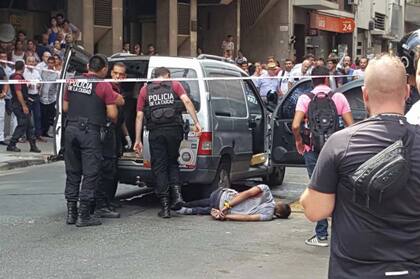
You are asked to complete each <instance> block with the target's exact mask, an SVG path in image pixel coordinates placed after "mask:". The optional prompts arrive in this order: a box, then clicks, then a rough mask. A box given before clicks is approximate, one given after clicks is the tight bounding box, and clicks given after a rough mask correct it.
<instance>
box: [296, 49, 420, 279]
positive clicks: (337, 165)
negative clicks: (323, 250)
mask: <svg viewBox="0 0 420 279" xmlns="http://www.w3.org/2000/svg"><path fill="white" fill-rule="evenodd" d="M383 69H387V70H386V71H383ZM408 96H409V87H408V86H407V83H406V75H405V69H404V66H403V64H402V63H401V62H400V61H399V60H398V59H397V58H395V57H391V56H388V55H385V56H381V57H379V58H376V59H373V60H372V61H371V63H370V64H369V66H368V67H367V69H366V76H365V81H364V87H363V100H364V103H365V106H366V108H367V111H368V113H369V116H370V117H369V118H368V119H366V120H365V121H362V122H360V123H358V124H355V125H353V126H350V127H348V128H346V129H344V130H342V131H339V132H337V133H335V134H333V135H332V136H331V137H330V138H329V140H328V141H327V143H326V145H325V146H324V148H323V149H322V151H321V153H320V155H319V159H318V162H317V165H316V167H315V170H314V172H313V175H312V178H311V181H310V183H309V186H308V189H306V190H305V192H304V193H303V194H302V196H301V200H300V202H301V204H302V206H303V207H304V212H305V215H306V217H307V218H308V219H309V220H310V221H313V222H315V221H318V220H322V219H325V218H327V217H330V216H331V217H332V221H333V222H332V229H331V230H332V239H331V253H330V255H331V256H330V266H329V278H340V279H353V278H369V279H376V278H378V279H379V278H390V277H392V278H420V252H419V251H420V221H419V220H420V160H419V158H420V130H419V127H418V126H414V125H410V124H408V123H407V121H406V119H405V118H404V116H403V113H404V106H405V101H406V99H407V98H408ZM405 135H407V137H405ZM402 138H404V139H403V141H404V143H405V144H406V145H408V146H409V148H411V150H410V151H409V152H407V154H406V155H405V159H406V160H407V161H409V162H410V163H411V166H410V171H411V172H410V175H409V176H408V175H405V176H403V175H401V176H399V173H394V175H396V176H397V177H400V178H399V180H397V182H396V183H395V184H393V187H392V188H391V189H388V190H389V191H390V190H394V191H393V192H392V194H390V192H389V191H388V190H385V192H384V194H383V195H382V193H381V195H373V194H372V193H376V192H375V190H376V189H375V187H384V186H385V185H382V184H381V183H379V182H378V183H377V184H375V185H374V188H368V187H367V186H364V184H362V185H361V186H360V185H358V187H365V188H356V187H355V186H354V185H353V183H352V182H351V180H350V179H349V178H350V177H351V175H353V174H354V172H355V171H356V169H358V168H359V167H360V166H361V165H362V164H363V163H364V162H366V161H368V160H369V159H370V158H372V157H373V156H374V155H376V154H378V153H380V152H381V151H383V150H384V149H386V148H387V147H389V146H390V145H391V144H393V143H394V142H396V141H398V140H400V139H402ZM387 174H388V175H390V172H387ZM367 184H368V186H371V184H369V183H367ZM395 185H397V186H395ZM395 189H397V190H395Z"/></svg>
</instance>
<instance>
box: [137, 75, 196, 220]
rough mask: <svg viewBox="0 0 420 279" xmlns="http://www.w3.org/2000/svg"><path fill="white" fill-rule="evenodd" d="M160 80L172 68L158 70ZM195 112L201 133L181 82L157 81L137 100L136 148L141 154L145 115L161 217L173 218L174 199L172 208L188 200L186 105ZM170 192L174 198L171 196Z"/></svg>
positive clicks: (146, 88) (144, 87)
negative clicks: (183, 148) (183, 154)
mask: <svg viewBox="0 0 420 279" xmlns="http://www.w3.org/2000/svg"><path fill="white" fill-rule="evenodd" d="M155 76H156V77H157V78H158V79H169V78H170V71H169V70H168V69H167V68H164V67H161V68H157V69H155ZM182 104H184V106H185V108H186V109H187V111H188V113H189V114H190V115H191V117H192V119H193V121H194V126H195V132H196V133H197V135H200V134H201V131H202V129H201V126H200V123H199V122H198V119H197V114H196V112H195V107H194V104H193V103H192V101H191V100H190V98H189V97H188V95H187V94H186V92H185V90H184V88H183V87H182V85H181V83H179V82H178V81H165V80H163V81H154V82H152V83H149V84H146V85H145V86H143V87H142V89H141V90H140V95H139V97H138V103H137V118H136V141H135V144H134V150H135V151H136V153H137V154H138V155H139V154H140V153H141V152H142V149H143V144H142V141H141V134H142V128H143V117H144V116H145V117H146V128H147V130H149V132H150V134H149V146H150V155H151V165H152V172H153V175H154V178H155V187H156V189H155V192H156V194H157V196H158V197H159V199H160V203H161V211H160V212H159V214H158V215H159V216H160V217H162V218H170V217H171V214H170V205H169V203H170V199H171V201H172V202H171V203H172V209H179V208H180V207H181V206H182V205H183V204H184V201H183V199H182V195H181V181H180V176H179V166H178V156H179V146H180V144H181V141H182V139H183V133H184V132H183V119H182V110H183V105H182ZM169 192H170V194H171V197H169Z"/></svg>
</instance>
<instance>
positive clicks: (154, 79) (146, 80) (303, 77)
mask: <svg viewBox="0 0 420 279" xmlns="http://www.w3.org/2000/svg"><path fill="white" fill-rule="evenodd" d="M326 77H327V78H343V77H359V76H358V75H323V76H292V77H278V76H272V77H271V76H270V77H267V76H263V77H261V76H260V77H255V76H248V77H197V78H169V79H159V78H151V79H149V78H125V79H112V78H107V79H88V78H68V79H56V80H39V79H31V80H27V79H23V80H18V79H14V80H7V81H6V80H1V81H0V84H53V83H72V82H76V81H77V82H91V83H102V82H117V83H123V82H127V83H132V82H135V83H137V82H139V83H147V82H154V81H199V80H204V81H216V80H259V79H277V80H279V81H280V80H283V79H290V78H292V79H298V80H301V79H312V78H326Z"/></svg>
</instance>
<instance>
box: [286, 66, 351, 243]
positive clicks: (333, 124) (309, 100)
mask: <svg viewBox="0 0 420 279" xmlns="http://www.w3.org/2000/svg"><path fill="white" fill-rule="evenodd" d="M311 75H312V76H316V77H314V78H312V83H313V85H314V89H313V90H312V91H311V92H308V93H304V94H302V95H301V96H300V97H299V99H298V102H297V105H296V112H295V116H294V119H293V123H292V129H293V134H294V136H295V141H296V149H297V151H298V152H299V154H301V155H303V157H304V158H305V165H306V169H307V171H308V175H309V178H311V177H312V172H313V170H314V168H315V165H316V162H317V160H318V156H319V153H320V151H321V149H322V147H323V146H324V144H325V142H326V141H327V139H328V138H329V137H330V136H331V135H332V134H333V133H334V132H336V131H338V130H340V129H342V128H344V125H345V126H349V125H351V124H352V123H353V116H352V113H351V109H350V105H349V103H348V101H347V99H346V97H345V96H344V95H343V94H342V93H339V92H337V93H335V92H333V91H332V90H331V88H330V87H329V80H330V78H329V70H328V68H327V67H325V66H316V67H315V68H314V69H313V70H312V74H311ZM342 122H344V123H343V124H344V125H343V124H342ZM315 233H316V234H315V235H314V236H312V237H311V238H309V239H308V240H306V241H305V243H306V244H307V245H311V246H318V247H328V221H327V219H324V220H321V221H318V223H317V225H316V227H315Z"/></svg>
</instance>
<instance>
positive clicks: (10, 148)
mask: <svg viewBox="0 0 420 279" xmlns="http://www.w3.org/2000/svg"><path fill="white" fill-rule="evenodd" d="M6 150H7V151H11V152H20V149H19V148H17V147H16V143H9V145H8V146H7V148H6Z"/></svg>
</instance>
